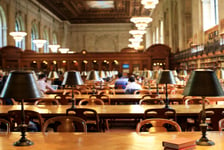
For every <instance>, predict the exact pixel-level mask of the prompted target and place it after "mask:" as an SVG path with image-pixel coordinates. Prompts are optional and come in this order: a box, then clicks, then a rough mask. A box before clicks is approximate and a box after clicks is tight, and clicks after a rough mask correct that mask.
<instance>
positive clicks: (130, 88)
mask: <svg viewBox="0 0 224 150" xmlns="http://www.w3.org/2000/svg"><path fill="white" fill-rule="evenodd" d="M128 81H129V82H128V84H127V86H126V88H125V93H126V94H133V93H134V92H135V91H136V90H141V89H142V87H141V85H140V84H138V83H136V80H135V76H133V75H131V76H130V77H129V80H128Z"/></svg>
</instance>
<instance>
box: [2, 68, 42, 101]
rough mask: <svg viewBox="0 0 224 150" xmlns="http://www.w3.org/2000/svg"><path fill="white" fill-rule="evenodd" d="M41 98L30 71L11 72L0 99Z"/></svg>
mask: <svg viewBox="0 0 224 150" xmlns="http://www.w3.org/2000/svg"><path fill="white" fill-rule="evenodd" d="M42 96H43V95H42V94H41V92H40V90H39V88H38V86H37V83H36V80H35V77H34V74H33V72H32V71H11V72H10V73H9V76H8V78H7V80H6V83H5V86H4V88H3V90H2V93H1V96H0V97H4V98H14V99H31V98H40V97H42Z"/></svg>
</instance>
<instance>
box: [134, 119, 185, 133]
mask: <svg viewBox="0 0 224 150" xmlns="http://www.w3.org/2000/svg"><path fill="white" fill-rule="evenodd" d="M167 126H172V127H173V128H174V129H175V130H174V131H177V132H181V131H182V130H181V127H180V125H179V124H178V123H177V122H175V121H172V120H168V119H162V118H153V119H145V120H142V121H141V122H139V123H138V124H137V127H136V132H137V133H140V132H146V131H148V132H150V133H153V132H167V131H169V129H167V128H166V127H167Z"/></svg>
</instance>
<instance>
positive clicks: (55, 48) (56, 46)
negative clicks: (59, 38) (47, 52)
mask: <svg viewBox="0 0 224 150" xmlns="http://www.w3.org/2000/svg"><path fill="white" fill-rule="evenodd" d="M48 47H49V48H50V49H51V51H52V52H53V53H57V50H58V48H59V47H60V45H48Z"/></svg>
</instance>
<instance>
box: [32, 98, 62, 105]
mask: <svg viewBox="0 0 224 150" xmlns="http://www.w3.org/2000/svg"><path fill="white" fill-rule="evenodd" d="M34 105H60V103H59V101H58V100H57V99H39V100H36V101H35V102H34Z"/></svg>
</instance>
